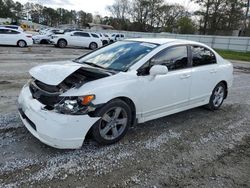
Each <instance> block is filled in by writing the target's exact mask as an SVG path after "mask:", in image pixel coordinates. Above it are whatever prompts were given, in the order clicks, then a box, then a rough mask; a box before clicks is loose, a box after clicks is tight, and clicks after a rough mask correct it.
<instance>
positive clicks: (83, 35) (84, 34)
mask: <svg viewBox="0 0 250 188" xmlns="http://www.w3.org/2000/svg"><path fill="white" fill-rule="evenodd" d="M81 36H82V37H90V35H89V34H88V33H82V32H81Z"/></svg>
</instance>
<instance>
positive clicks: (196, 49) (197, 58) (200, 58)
mask: <svg viewBox="0 0 250 188" xmlns="http://www.w3.org/2000/svg"><path fill="white" fill-rule="evenodd" d="M191 49H192V56H193V57H192V61H193V67H197V66H203V65H210V64H215V63H216V57H215V55H214V53H213V52H212V51H211V50H209V49H207V48H205V47H203V46H192V47H191Z"/></svg>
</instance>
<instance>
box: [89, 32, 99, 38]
mask: <svg viewBox="0 0 250 188" xmlns="http://www.w3.org/2000/svg"><path fill="white" fill-rule="evenodd" d="M91 35H92V37H95V38H99V37H98V35H96V34H94V33H91Z"/></svg>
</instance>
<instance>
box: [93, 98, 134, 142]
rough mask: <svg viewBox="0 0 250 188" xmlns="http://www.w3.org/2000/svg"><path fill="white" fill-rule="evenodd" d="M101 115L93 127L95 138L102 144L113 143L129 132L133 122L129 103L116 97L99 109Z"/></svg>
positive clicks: (98, 113)
mask: <svg viewBox="0 0 250 188" xmlns="http://www.w3.org/2000/svg"><path fill="white" fill-rule="evenodd" d="M96 116H99V117H101V119H100V120H99V121H97V122H96V123H95V124H94V126H93V128H92V131H93V132H92V133H93V137H94V139H95V140H96V141H97V142H98V143H100V144H113V143H115V142H117V141H119V140H120V139H121V138H122V137H124V135H125V134H126V133H127V131H128V128H129V125H130V124H131V122H132V113H131V109H130V107H129V105H128V104H127V103H125V102H124V101H122V100H120V99H115V100H113V101H111V102H109V103H108V104H106V105H105V106H104V107H103V108H101V109H100V110H99V111H97V114H96Z"/></svg>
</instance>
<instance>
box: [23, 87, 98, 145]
mask: <svg viewBox="0 0 250 188" xmlns="http://www.w3.org/2000/svg"><path fill="white" fill-rule="evenodd" d="M18 103H19V114H20V117H21V120H22V122H23V123H24V125H25V126H26V128H27V129H28V130H29V131H30V132H31V133H32V134H33V135H34V136H35V137H36V138H38V139H39V140H40V141H41V142H43V143H45V144H47V145H49V146H52V147H55V148H59V149H77V148H80V147H81V146H82V144H83V141H84V139H85V136H86V134H87V133H88V131H89V129H90V128H91V126H92V125H93V124H94V123H95V122H96V121H98V119H99V118H98V117H94V118H92V117H89V116H88V115H65V114H59V113H56V112H52V111H48V110H45V109H43V108H44V105H43V104H41V103H40V102H39V101H37V100H36V99H34V98H33V97H32V95H31V92H30V90H29V87H28V86H27V85H26V86H24V88H23V89H22V91H21V94H20V96H19V98H18Z"/></svg>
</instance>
